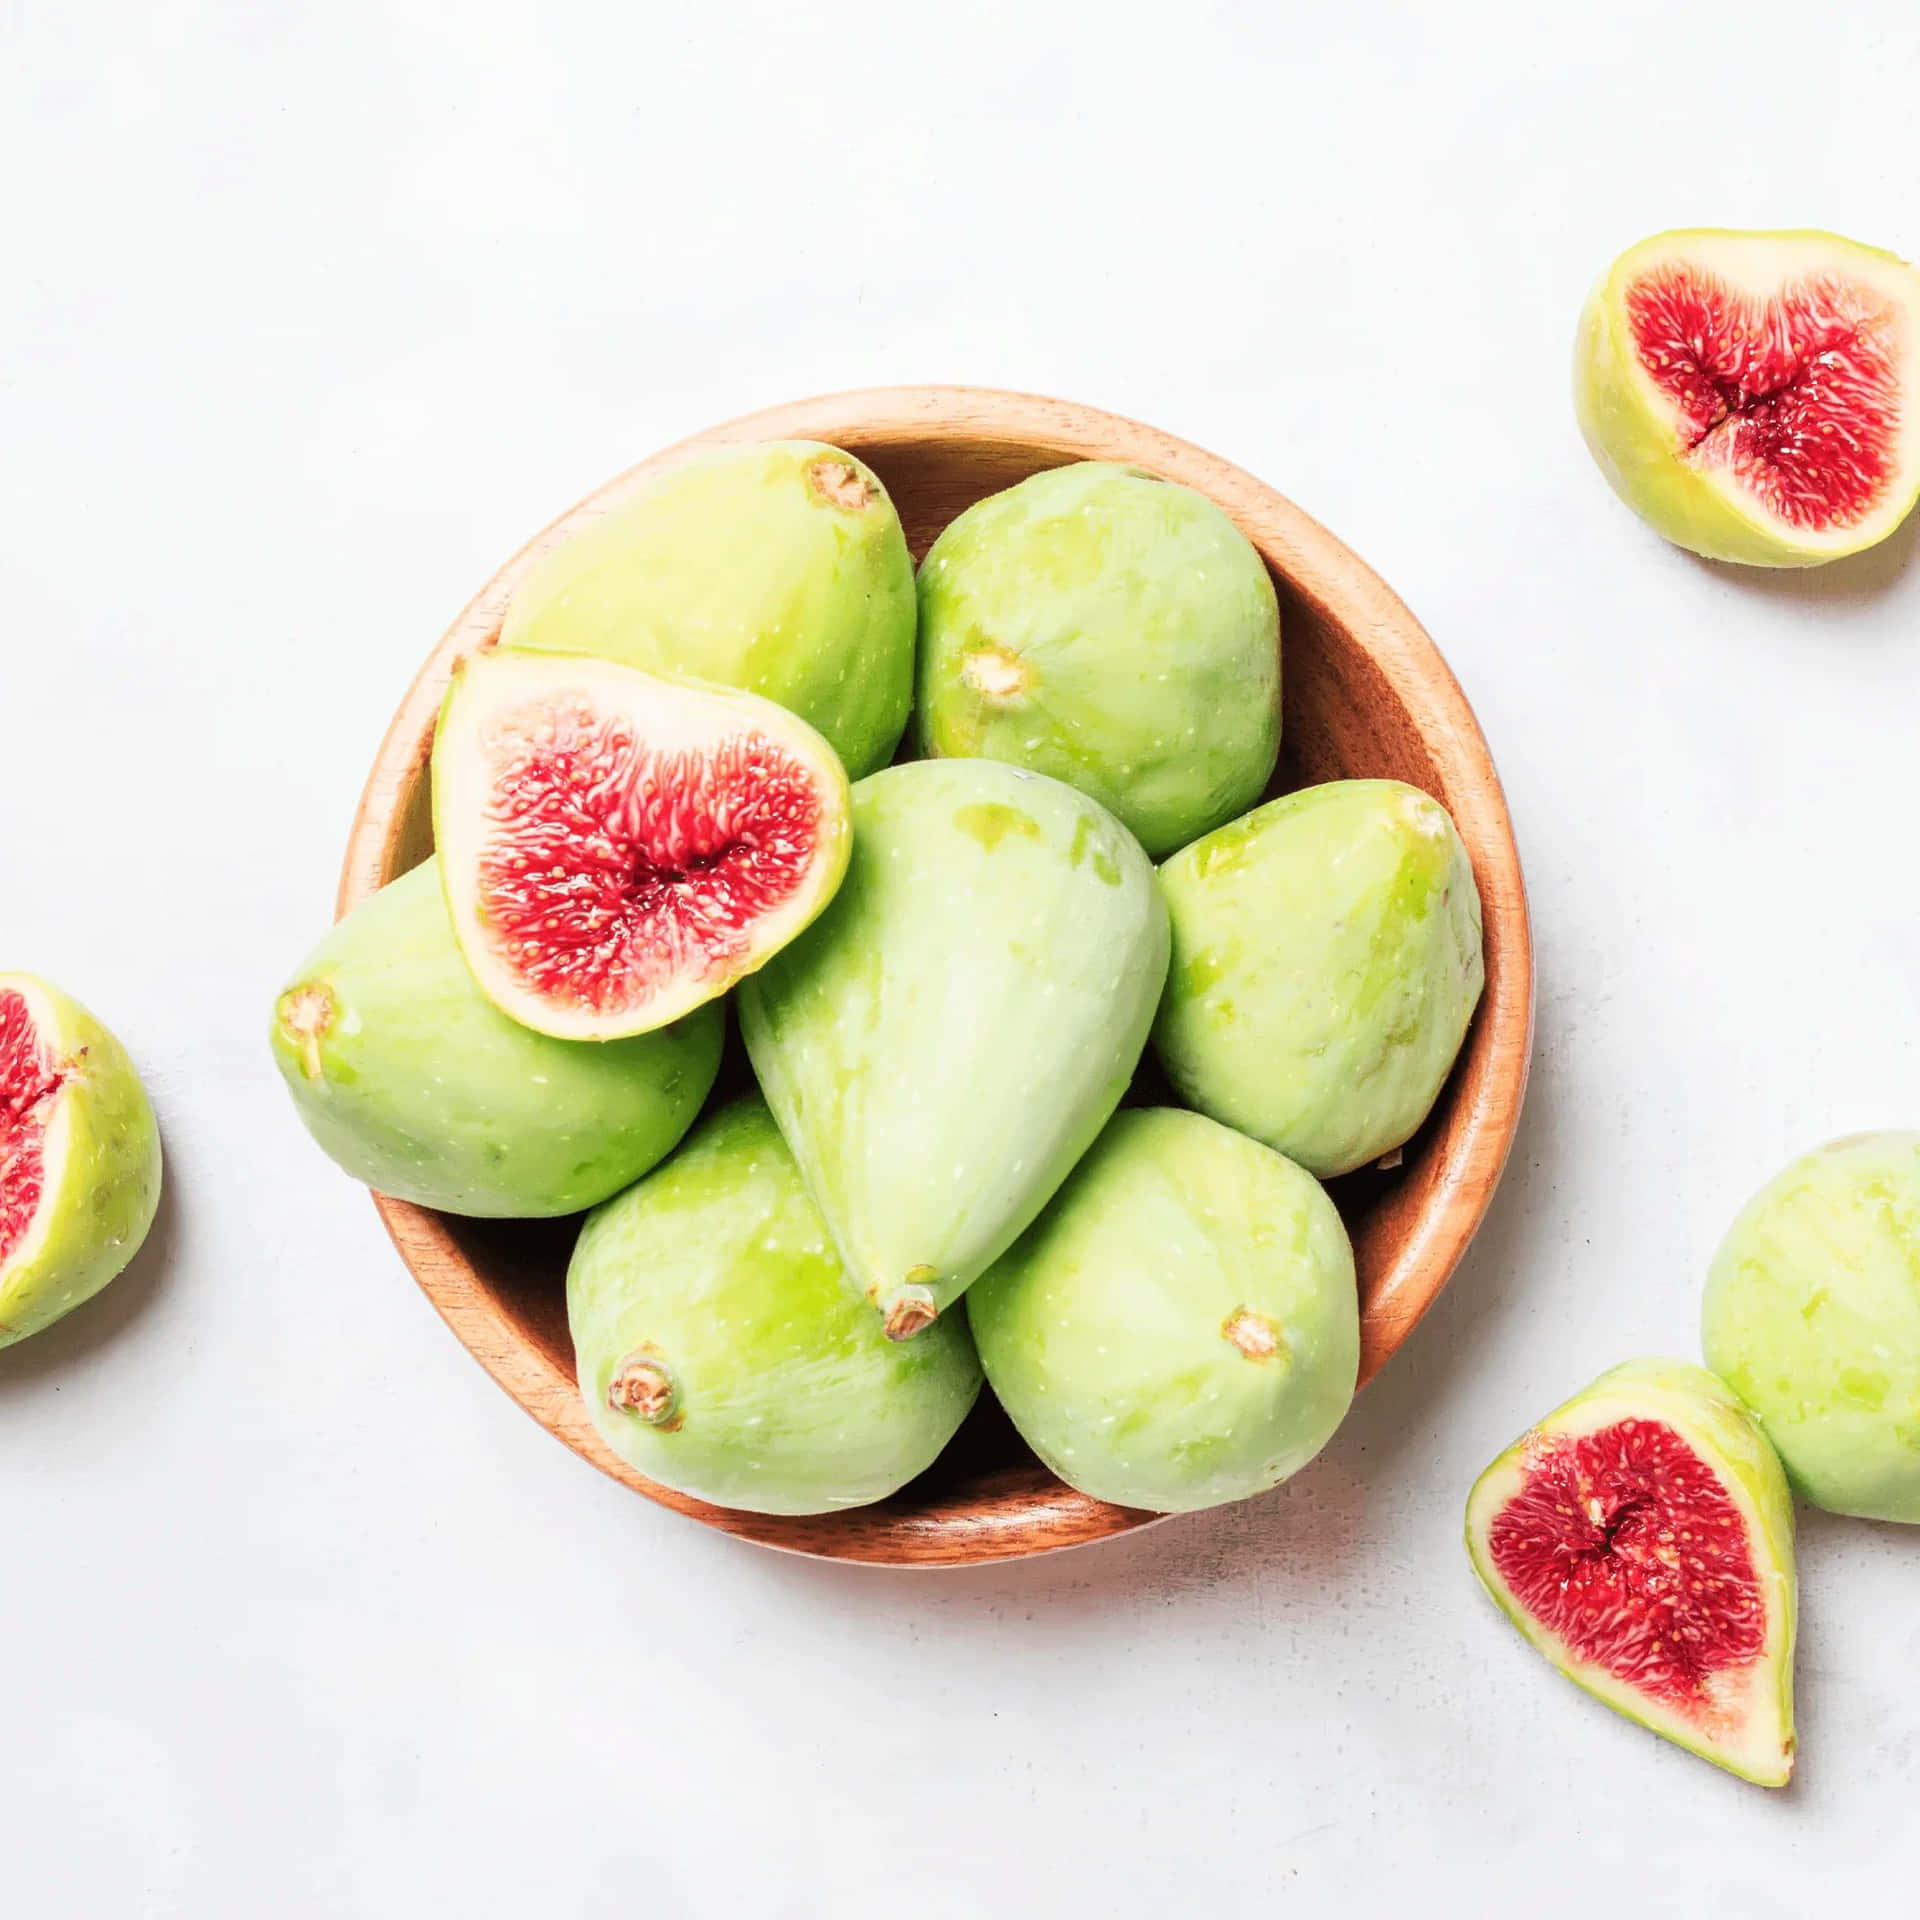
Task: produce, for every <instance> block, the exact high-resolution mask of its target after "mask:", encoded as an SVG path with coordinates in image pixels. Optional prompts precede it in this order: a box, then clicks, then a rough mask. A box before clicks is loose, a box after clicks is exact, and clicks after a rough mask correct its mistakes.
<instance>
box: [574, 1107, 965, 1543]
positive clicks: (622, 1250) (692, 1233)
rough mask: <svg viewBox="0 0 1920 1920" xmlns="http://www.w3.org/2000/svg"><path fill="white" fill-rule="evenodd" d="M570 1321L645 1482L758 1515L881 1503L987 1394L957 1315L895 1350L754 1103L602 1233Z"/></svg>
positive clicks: (608, 1216) (587, 1255)
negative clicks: (982, 1391)
mask: <svg viewBox="0 0 1920 1920" xmlns="http://www.w3.org/2000/svg"><path fill="white" fill-rule="evenodd" d="M567 1318H568V1322H569V1324H570V1325H571V1327H572V1329H573V1343H574V1351H575V1354H576V1357H577V1362H578V1367H579V1379H580V1391H581V1393H582V1395H583V1396H584V1397H585V1400H586V1404H587V1409H588V1411H589V1413H590V1414H591V1416H592V1418H593V1422H594V1425H595V1426H596V1427H597V1428H598V1429H599V1430H600V1432H601V1434H602V1435H603V1436H604V1437H605V1439H606V1441H607V1443H608V1445H610V1446H611V1447H612V1448H613V1449H614V1450H615V1452H617V1453H618V1454H619V1455H620V1456H621V1457H622V1458H623V1459H625V1460H627V1461H628V1462H629V1463H630V1464H631V1465H633V1466H634V1467H635V1468H636V1469H637V1470H638V1471H639V1472H641V1473H643V1474H645V1475H646V1476H647V1478H648V1479H650V1480H657V1481H659V1482H660V1484H661V1485H663V1486H668V1487H673V1488H675V1489H677V1490H678V1491H679V1492H681V1493H688V1494H693V1495H695V1496H696V1497H697V1498H699V1499H702V1500H711V1501H713V1502H715V1503H716V1504H718V1505H720V1506H726V1507H738V1508H744V1509H746V1510H747V1511H749V1512H753V1513H829V1512H833V1511H836V1510H838V1509H840V1508H844V1507H858V1506H864V1505H866V1504H867V1503H868V1502H870V1501H874V1500H882V1499H884V1498H885V1497H886V1496H887V1495H888V1494H890V1493H892V1492H893V1491H894V1490H895V1489H896V1488H898V1487H901V1486H903V1485H905V1484H906V1482H907V1481H909V1480H911V1479H912V1478H913V1477H914V1475H915V1474H917V1473H920V1472H922V1471H924V1470H925V1469H926V1468H927V1467H929V1466H931V1465H932V1464H933V1461H934V1458H935V1456H936V1455H937V1454H938V1453H939V1452H940V1450H941V1448H942V1447H944V1446H945V1445H946V1443H947V1442H948V1440H950V1439H951V1438H952V1437H953V1434H954V1432H955V1430H956V1429H957V1428H958V1427H959V1425H960V1422H961V1421H962V1420H963V1419H965V1418H966V1415H967V1410H968V1409H969V1408H970V1407H971V1406H972V1405H973V1402H974V1399H975V1396H976V1395H977V1394H978V1393H979V1390H980V1363H979V1361H978V1360H977V1359H976V1358H975V1357H974V1351H973V1342H972V1340H971V1339H970V1338H969V1337H968V1334H967V1328H966V1324H965V1318H964V1316H963V1315H959V1314H955V1315H953V1316H951V1317H950V1318H948V1319H943V1320H942V1321H940V1323H939V1324H938V1325H937V1326H933V1327H929V1328H928V1329H927V1330H926V1331H925V1332H924V1333H922V1334H921V1335H920V1336H919V1337H918V1338H917V1339H914V1340H910V1341H907V1342H904V1343H902V1342H899V1341H894V1340H889V1339H888V1338H887V1337H886V1335H885V1333H884V1332H883V1331H882V1328H881V1325H880V1322H879V1320H878V1318H877V1317H876V1316H875V1314H874V1312H873V1310H872V1308H871V1307H869V1306H868V1305H867V1304H866V1302H865V1301H864V1300H862V1299H861V1298H860V1296H859V1294H858V1293H857V1292H856V1291H855V1289H854V1288H853V1286H852V1285H851V1284H850V1283H849V1282H848V1279H847V1276H846V1273H845V1271H844V1269H843V1268H842V1267H841V1264H840V1259H839V1256H838V1254H837V1253H836V1252H835V1251H834V1246H833V1240H832V1236H831V1235H830V1234H829V1233H828V1231H827V1228H826V1223H825V1222H824V1221H823V1220H822V1219H821V1218H820V1215H819V1212H818V1211H817V1210H816V1208H815V1207H814V1205H813V1202H812V1201H811V1200H810V1199H808V1197H807V1192H806V1188H805V1187H804V1186H803V1185H802V1183H801V1180H800V1175H799V1171H798V1169H797V1168H796V1167H795V1166H794V1164H793V1156H792V1155H791V1154H790V1153H789V1152H788V1150H787V1147H786V1143H785V1142H784V1141H783V1140H782V1139H781V1138H780V1133H779V1130H778V1129H777V1128H776V1127H775V1126H774V1124H773V1118H772V1116H771V1115H770V1114H769V1113H768V1112H767V1109H766V1105H765V1103H764V1102H763V1101H762V1100H760V1098H759V1097H758V1096H757V1095H748V1096H746V1097H745V1098H743V1099H740V1100H736V1101H734V1102H733V1103H732V1104H731V1105H729V1106H726V1107H724V1108H722V1109H721V1110H720V1111H719V1112H717V1113H715V1114H712V1115H710V1116H709V1117H708V1118H707V1119H706V1120H705V1121H703V1122H702V1124H701V1125H700V1127H699V1128H698V1129H696V1131H695V1132H694V1134H693V1136H692V1138H691V1139H689V1140H688V1142H687V1143H686V1145H685V1146H684V1147H682V1148H681V1150H680V1151H679V1152H678V1153H677V1154H676V1155H674V1157H673V1158H672V1159H671V1160H669V1161H668V1162H667V1164H666V1165H665V1166H663V1167H661V1168H659V1169H658V1170H657V1171H655V1172H654V1173H652V1174H650V1175H648V1177H647V1178H646V1179H644V1180H642V1181H641V1182H640V1183H639V1184H638V1185H637V1186H634V1187H631V1188H629V1189H628V1190H627V1191H626V1192H625V1193H623V1194H621V1195H620V1196H619V1197H618V1198H617V1199H615V1200H610V1201H608V1203H607V1204H606V1205H605V1206H603V1207H601V1208H599V1209H598V1210H597V1211H596V1212H595V1213H593V1214H592V1215H591V1216H590V1217H589V1218H588V1220H587V1223H586V1225H585V1227H584V1228H583V1229H582V1230H581V1234H580V1239H579V1243H578V1244H577V1246H576V1247H575V1249H574V1255H573V1263H572V1265H571V1267H570V1268H569V1269H568V1272H567Z"/></svg>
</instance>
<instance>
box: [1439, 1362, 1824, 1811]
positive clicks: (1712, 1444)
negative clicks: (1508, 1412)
mask: <svg viewBox="0 0 1920 1920" xmlns="http://www.w3.org/2000/svg"><path fill="white" fill-rule="evenodd" d="M1629 1419H1632V1420H1644V1421H1653V1422H1657V1423H1659V1424H1661V1425H1664V1426H1667V1427H1670V1428H1671V1429H1673V1431H1674V1432H1676V1433H1677V1434H1678V1435H1679V1436H1680V1438H1681V1439H1682V1440H1684V1441H1685V1442H1686V1443H1687V1445H1688V1446H1689V1447H1690V1448H1691V1449H1692V1450H1693V1452H1694V1453H1695V1454H1696V1455H1697V1456H1698V1457H1699V1458H1700V1459H1702V1460H1703V1461H1705V1462H1706V1463H1707V1464H1708V1465H1709V1466H1710V1467H1711V1468H1712V1469H1713V1470H1714V1472H1715V1475H1716V1477H1717V1478H1718V1480H1719V1481H1720V1484H1721V1486H1722V1487H1723V1488H1724V1489H1725V1490H1726V1491H1727V1493H1728V1494H1729V1495H1730V1496H1731V1498H1732V1499H1733V1501H1734V1504H1735V1506H1736V1507H1737V1508H1738V1510H1739V1511H1740V1514H1741V1517H1742V1519H1743V1520H1744V1522H1745V1526H1746V1534H1747V1540H1748V1544H1749V1550H1750V1552H1751V1554H1752V1558H1753V1565H1754V1571H1755V1573H1756V1575H1757V1577H1758V1580H1759V1584H1760V1591H1761V1597H1762V1601H1763V1604H1764V1606H1765V1609H1766V1631H1765V1641H1764V1645H1763V1648H1762V1651H1761V1653H1760V1655H1759V1657H1758V1658H1757V1659H1756V1660H1755V1661H1754V1662H1753V1664H1752V1666H1751V1668H1750V1669H1748V1670H1746V1671H1745V1672H1744V1673H1742V1674H1741V1675H1739V1676H1738V1677H1737V1693H1736V1694H1735V1696H1734V1697H1733V1698H1732V1699H1731V1700H1730V1701H1729V1702H1728V1705H1729V1709H1730V1710H1729V1714H1728V1721H1729V1724H1728V1726H1727V1727H1726V1728H1724V1729H1722V1730H1720V1731H1719V1732H1717V1733H1716V1732H1715V1731H1714V1730H1712V1729H1710V1728H1708V1727H1705V1726H1703V1725H1701V1724H1699V1723H1698V1722H1696V1721H1694V1720H1693V1719H1691V1718H1689V1717H1688V1716H1686V1715H1683V1714H1680V1713H1678V1712H1675V1711H1674V1710H1672V1709H1671V1708H1669V1707H1668V1706H1667V1705H1666V1704H1665V1703H1664V1702H1660V1701H1657V1700H1654V1699H1651V1698H1649V1697H1648V1696H1646V1695H1644V1694H1641V1693H1637V1692H1636V1691H1635V1690H1634V1689H1633V1688H1632V1687H1630V1686H1628V1685H1626V1684H1624V1683H1623V1682H1622V1681H1620V1680H1619V1679H1618V1678H1616V1677H1615V1676H1614V1675H1613V1674H1611V1673H1610V1672H1608V1671H1607V1670H1606V1669H1604V1668H1602V1667H1599V1666H1593V1665H1588V1664H1586V1663H1584V1662H1582V1661H1580V1660H1579V1659H1578V1658H1577V1657H1575V1656H1574V1655H1573V1654H1572V1653H1571V1652H1570V1650H1569V1649H1568V1648H1567V1647H1566V1646H1565V1644H1564V1643H1563V1642H1562V1641H1560V1640H1559V1639H1558V1637H1557V1636H1556V1635H1555V1634H1554V1633H1553V1632H1552V1631H1551V1629H1550V1628H1548V1627H1547V1626H1546V1625H1545V1624H1544V1623H1543V1622H1541V1621H1540V1620H1538V1619H1537V1618H1536V1617H1535V1616H1534V1615H1533V1614H1532V1613H1531V1612H1530V1611H1529V1609H1528V1608H1527V1606H1526V1605H1525V1604H1524V1603H1523V1602H1522V1601H1521V1599H1520V1598H1519V1597H1518V1596H1517V1595H1515V1594H1514V1593H1513V1592H1512V1590H1511V1589H1510V1588H1509V1587H1508V1585H1507V1583H1506V1581H1505V1580H1504V1579H1503V1578H1502V1576H1501V1573H1500V1569H1499V1568H1498V1566H1496V1565H1495V1563H1494V1560H1493V1556H1492V1554H1491V1552H1490V1550H1489V1545H1488V1542H1489V1536H1490V1533H1491V1530H1492V1527H1493V1523H1494V1521H1495V1520H1496V1519H1497V1518H1498V1516H1499V1514H1500V1511H1501V1509H1502V1508H1503V1507H1504V1506H1505V1505H1506V1504H1507V1502H1508V1501H1510V1500H1511V1499H1513V1498H1514V1497H1515V1496H1516V1495H1517V1494H1518V1493H1519V1492H1520V1491H1521V1490H1522V1488H1523V1487H1524V1485H1525V1481H1526V1476H1527V1472H1528V1467H1529V1463H1530V1461H1531V1460H1532V1459H1533V1458H1534V1456H1535V1455H1536V1453H1537V1451H1538V1450H1539V1448H1540V1447H1541V1446H1542V1444H1543V1443H1548V1442H1551V1441H1552V1440H1553V1439H1554V1438H1555V1437H1557V1436H1574V1437H1577V1436H1579V1435H1583V1434H1588V1433H1594V1432H1598V1431H1600V1430H1602V1429H1604V1428H1606V1427H1609V1426H1612V1425H1614V1424H1615V1423H1617V1422H1619V1421H1623V1420H1629ZM1793 1534H1794V1526H1793V1496H1792V1494H1791V1493H1790V1492H1789V1491H1788V1487H1787V1480H1786V1476H1785V1474H1784V1473H1783V1472H1782V1471H1781V1468H1780V1462H1779V1459H1778V1458H1777V1457H1776V1456H1775V1454H1774V1451H1773V1449H1772V1447H1771V1446H1769V1445H1768V1443H1767V1439H1766V1436H1765V1435H1764V1434H1763V1433H1762V1432H1761V1431H1760V1428H1759V1426H1758V1425H1757V1424H1756V1423H1755V1421H1754V1420H1753V1418H1752V1416H1751V1415H1750V1414H1749V1413H1748V1411H1747V1409H1746V1408H1745V1407H1743V1406H1742V1405H1741V1404H1740V1402H1739V1400H1738V1399H1737V1398H1736V1397H1735V1396H1734V1395H1733V1394H1732V1393H1731V1392H1730V1391H1729V1390H1728V1388H1727V1386H1726V1384H1725V1382H1724V1381H1722V1380H1719V1379H1717V1378H1715V1376H1714V1375H1713V1374H1711V1373H1709V1372H1707V1371H1706V1369H1705V1368H1704V1367H1696V1366H1693V1365H1691V1364H1689V1363H1688V1362H1687V1361H1684V1360H1667V1359H1657V1360H1630V1361H1627V1362H1626V1363H1625V1364H1624V1365H1621V1366H1617V1367H1613V1368H1610V1369H1609V1370H1608V1371H1607V1372H1605V1373H1603V1374H1601V1376H1600V1377H1599V1378H1598V1379H1597V1380H1595V1381H1594V1382H1593V1384H1592V1385H1591V1386H1589V1387H1587V1388H1586V1389H1585V1390H1584V1391H1582V1392H1580V1393H1577V1394H1575V1395H1574V1396H1573V1398H1572V1399H1571V1400H1568V1401H1567V1402H1565V1404H1564V1405H1561V1406H1558V1407H1556V1408H1555V1409H1554V1410H1553V1412H1551V1413H1550V1414H1548V1415H1547V1416H1546V1417H1545V1418H1544V1419H1541V1420H1537V1421H1535V1423H1534V1424H1533V1425H1532V1426H1531V1427H1529V1428H1528V1430H1527V1431H1526V1432H1525V1433H1524V1434H1523V1435H1521V1437H1520V1438H1519V1439H1518V1440H1517V1441H1515V1442H1514V1444H1513V1445H1512V1446H1511V1447H1509V1448H1508V1449H1507V1450H1506V1451H1505V1452H1504V1453H1502V1454H1501V1455H1500V1456H1499V1457H1498V1458H1497V1459H1495V1460H1494V1461H1493V1463H1492V1464H1491V1465H1490V1466H1489V1467H1488V1468H1487V1470H1486V1471H1485V1472H1484V1473H1483V1474H1481V1476H1480V1478H1479V1479H1478V1480H1476V1481H1475V1482H1474V1485H1473V1491H1472V1493H1471V1494H1470V1495H1469V1496H1468V1499H1467V1515H1466V1543H1467V1555H1468V1558H1469V1559H1470V1560H1471V1562H1472V1564H1473V1570H1474V1573H1475V1574H1476V1575H1477V1576H1478V1578H1479V1581H1480V1584H1481V1585H1482V1586H1483V1587H1485V1588H1486V1590H1487V1592H1488V1593H1489V1594H1490V1595H1491V1596H1492V1598H1493V1600H1494V1601H1495V1602H1496V1604H1497V1605H1498V1606H1499V1608H1500V1610H1501V1612H1503V1613H1504V1614H1505V1615H1506V1616H1507V1618H1508V1619H1509V1620H1511V1621H1512V1622H1513V1624H1514V1625H1515V1626H1516V1627H1518V1628H1519V1630H1520V1632H1521V1633H1522V1635H1523V1636H1524V1637H1525V1638H1526V1640H1527V1642H1528V1644H1529V1645H1530V1646H1532V1647H1533V1648H1534V1649H1535V1651H1537V1652H1538V1653H1540V1654H1542V1655H1543V1656H1544V1657H1545V1658H1546V1659H1547V1660H1548V1661H1549V1662H1550V1663H1551V1664H1552V1665H1553V1666H1555V1667H1556V1668H1558V1669H1559V1671H1560V1672H1561V1673H1563V1674H1565V1675H1566V1677H1567V1678H1568V1679H1569V1680H1571V1681H1572V1682H1573V1683H1574V1684H1575V1685H1576V1686H1577V1687H1579V1688H1581V1689H1582V1690H1583V1691H1584V1692H1587V1693H1590V1694H1592V1695H1593V1697H1594V1698H1595V1699H1596V1700H1600V1701H1602V1702H1604V1703H1605V1704H1606V1705H1607V1706H1609V1707H1611V1708H1613V1710H1614V1711H1615V1712H1616V1713H1620V1714H1623V1715H1625V1716H1626V1718H1627V1719H1629V1720H1632V1721H1634V1722H1635V1723H1636V1724H1638V1725H1640V1726H1643V1727H1646V1728H1648V1729H1649V1730H1650V1731H1652V1732H1654V1733H1657V1734H1659V1735H1661V1736H1662V1737H1663V1738H1665V1739H1668V1740H1671V1741H1673V1742H1674V1743H1675V1744H1676V1745H1679V1746H1682V1747H1684V1748H1686V1749H1687V1751H1688V1752H1690V1753H1695V1754H1698V1755H1699V1756H1700V1757H1701V1758H1702V1759H1703V1760H1710V1761H1712V1763H1713V1764H1714V1765H1715V1766H1717V1767H1724V1768H1725V1769H1726V1770H1727V1771H1728V1772H1729V1773H1734V1774H1738V1775H1739V1776H1740V1778H1741V1779H1743V1780H1751V1781H1752V1782H1754V1783H1755V1784H1756V1785H1758V1786H1764V1787H1783V1786H1785V1785H1786V1784H1787V1781H1788V1779H1789V1778H1790V1777H1791V1775H1792V1772H1793V1757H1794V1727H1793V1653H1794V1641H1795V1636H1796V1633H1797V1622H1798V1607H1799V1601H1798V1589H1797V1582H1796V1577H1795V1569H1794V1543H1793ZM1734 1709H1737V1711H1734Z"/></svg>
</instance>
